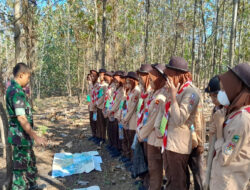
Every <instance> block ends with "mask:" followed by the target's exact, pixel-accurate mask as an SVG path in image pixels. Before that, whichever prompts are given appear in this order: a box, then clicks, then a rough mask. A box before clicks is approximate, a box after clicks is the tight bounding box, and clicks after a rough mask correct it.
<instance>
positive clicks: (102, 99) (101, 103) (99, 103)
mask: <svg viewBox="0 0 250 190" xmlns="http://www.w3.org/2000/svg"><path fill="white" fill-rule="evenodd" d="M99 85H100V87H101V88H100V89H103V95H102V96H101V97H100V98H99V99H98V100H97V102H96V105H97V108H99V109H101V110H102V109H103V108H104V102H105V94H106V91H107V89H108V84H107V83H106V82H105V81H103V82H102V83H99Z"/></svg>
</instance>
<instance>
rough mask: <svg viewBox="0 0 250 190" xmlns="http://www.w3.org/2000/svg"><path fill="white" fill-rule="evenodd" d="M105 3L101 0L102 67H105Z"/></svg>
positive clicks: (105, 0) (104, 0)
mask: <svg viewBox="0 0 250 190" xmlns="http://www.w3.org/2000/svg"><path fill="white" fill-rule="evenodd" d="M106 3H107V0H103V1H102V68H105V53H106V51H105V46H106V22H107V21H106Z"/></svg>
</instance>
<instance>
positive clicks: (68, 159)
mask: <svg viewBox="0 0 250 190" xmlns="http://www.w3.org/2000/svg"><path fill="white" fill-rule="evenodd" d="M98 155H99V153H98V152H97V151H90V152H82V153H75V154H72V153H56V154H55V155H54V160H53V166H52V177H65V176H70V175H73V174H80V173H83V172H86V173H89V172H91V171H92V170H94V169H95V170H97V171H102V169H101V163H102V158H101V156H98ZM90 190H92V189H90Z"/></svg>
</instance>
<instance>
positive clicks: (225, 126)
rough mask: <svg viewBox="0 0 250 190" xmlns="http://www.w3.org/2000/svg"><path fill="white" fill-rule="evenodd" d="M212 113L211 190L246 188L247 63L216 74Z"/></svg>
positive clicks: (249, 159)
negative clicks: (217, 81) (217, 84)
mask: <svg viewBox="0 0 250 190" xmlns="http://www.w3.org/2000/svg"><path fill="white" fill-rule="evenodd" d="M219 79H220V84H221V90H220V91H219V93H218V96H217V98H218V101H219V102H220V104H221V105H223V106H224V109H221V110H218V111H217V112H216V113H215V114H214V122H215V125H216V135H217V141H216V142H215V150H216V155H215V157H214V159H213V164H212V171H211V181H210V189H211V190H228V189H233V190H247V189H248V187H247V186H248V182H249V178H250V65H249V64H248V63H243V64H239V65H237V66H235V67H234V68H233V69H230V70H229V71H228V72H226V73H224V74H222V75H220V76H219Z"/></svg>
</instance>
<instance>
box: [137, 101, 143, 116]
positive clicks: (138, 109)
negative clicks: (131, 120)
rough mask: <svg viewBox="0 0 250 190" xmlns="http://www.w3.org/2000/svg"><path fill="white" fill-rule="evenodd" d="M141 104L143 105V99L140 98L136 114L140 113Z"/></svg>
mask: <svg viewBox="0 0 250 190" xmlns="http://www.w3.org/2000/svg"><path fill="white" fill-rule="evenodd" d="M142 103H143V99H142V98H140V99H139V102H138V106H137V113H139V112H140V109H141V105H142Z"/></svg>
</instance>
